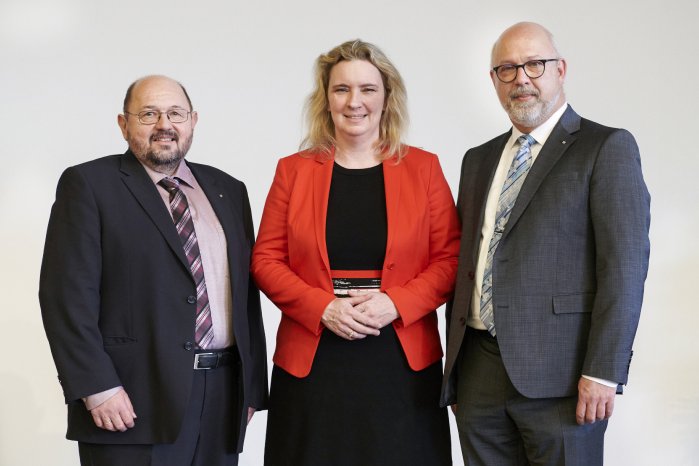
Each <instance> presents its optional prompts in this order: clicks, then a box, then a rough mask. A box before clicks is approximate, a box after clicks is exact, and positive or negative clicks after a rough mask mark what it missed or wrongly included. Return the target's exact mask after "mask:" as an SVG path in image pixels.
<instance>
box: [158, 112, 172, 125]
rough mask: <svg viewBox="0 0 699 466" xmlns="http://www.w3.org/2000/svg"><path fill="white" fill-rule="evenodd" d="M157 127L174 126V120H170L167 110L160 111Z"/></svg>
mask: <svg viewBox="0 0 699 466" xmlns="http://www.w3.org/2000/svg"><path fill="white" fill-rule="evenodd" d="M155 127H156V128H171V127H172V122H171V121H170V118H169V117H168V116H167V112H160V115H158V121H156V122H155Z"/></svg>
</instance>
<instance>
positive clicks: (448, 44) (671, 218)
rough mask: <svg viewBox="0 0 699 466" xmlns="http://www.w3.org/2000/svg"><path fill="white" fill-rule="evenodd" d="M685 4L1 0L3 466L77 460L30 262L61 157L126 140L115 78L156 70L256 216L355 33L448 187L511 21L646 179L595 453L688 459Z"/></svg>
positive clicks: (617, 460)
mask: <svg viewBox="0 0 699 466" xmlns="http://www.w3.org/2000/svg"><path fill="white" fill-rule="evenodd" d="M697 18H699V7H697V3H696V2H694V1H693V0H676V1H672V0H670V1H666V2H659V1H658V2H655V1H651V0H620V1H616V2H613V1H610V0H587V1H586V2H570V4H568V2H565V1H560V0H540V1H533V2H528V3H523V2H517V1H514V0H500V1H496V2H483V1H478V2H468V1H464V0H461V1H458V0H444V1H439V0H435V1H432V2H427V1H424V0H420V1H418V0H401V1H397V0H386V1H381V0H355V1H353V2H329V1H320V0H297V1H287V2H285V1H281V0H277V1H261V0H260V1H258V2H237V1H223V0H207V1H200V2H190V1H181V0H172V1H169V2H163V1H148V2H146V1H134V0H122V1H120V2H97V1H89V0H0V151H1V152H0V154H1V156H0V157H1V158H0V163H1V164H2V173H3V175H4V176H3V177H2V179H1V180H0V213H2V218H3V220H2V225H3V227H2V229H1V230H0V245H2V250H3V253H2V257H3V258H4V260H3V267H2V271H0V274H1V277H2V279H0V287H1V288H0V296H5V298H6V302H5V305H4V307H3V309H2V311H0V326H2V329H3V333H4V335H5V337H4V338H5V340H4V341H5V343H7V344H6V345H5V346H4V347H3V350H2V358H3V360H2V362H0V465H2V466H15V465H52V466H54V465H55V466H64V465H65V466H67V465H75V464H77V463H78V460H77V447H76V445H75V444H74V443H72V442H69V441H67V440H65V439H64V433H65V408H64V406H63V402H62V397H61V391H60V387H59V385H58V382H57V380H56V377H55V368H54V366H53V362H52V360H51V356H50V353H49V349H48V345H47V343H46V340H45V336H44V332H43V328H42V324H41V319H40V313H39V306H38V300H37V287H38V274H39V265H40V261H41V253H42V248H43V239H44V233H45V228H46V223H47V219H48V214H49V209H50V206H51V203H52V202H53V195H54V190H55V185H56V181H57V180H58V177H59V175H60V173H61V171H62V170H63V169H64V168H65V167H67V166H68V165H71V164H76V163H79V162H82V161H86V160H89V159H93V158H96V157H98V156H102V155H106V154H112V153H118V152H122V151H123V150H124V148H125V144H124V142H123V140H122V139H121V135H120V133H119V131H118V128H117V125H116V115H117V113H118V112H119V111H120V106H121V100H122V98H123V93H124V91H125V89H126V87H127V86H128V84H129V83H130V82H131V81H132V80H134V79H135V78H137V77H139V76H142V75H145V74H149V73H164V74H168V75H171V76H173V77H175V78H177V79H179V80H181V81H182V82H183V83H184V84H185V85H186V86H187V88H188V90H189V92H190V94H191V96H192V99H193V100H194V104H195V107H196V108H197V109H198V111H199V116H200V118H199V125H198V126H197V131H196V136H195V142H194V145H193V148H192V150H191V152H190V154H189V158H190V159H191V160H193V161H198V162H203V163H209V164H212V165H215V166H217V167H219V168H222V169H223V170H226V171H228V172H229V173H231V174H233V175H234V176H236V177H238V178H240V179H242V180H244V181H245V182H246V183H247V186H248V189H249V191H250V196H251V200H252V209H253V215H254V216H255V221H256V223H257V222H259V218H260V215H261V212H262V206H263V203H264V199H265V196H266V194H267V190H268V188H269V184H270V182H271V180H272V175H273V171H274V166H275V163H276V160H277V159H278V158H279V157H281V156H284V155H287V154H289V153H292V152H294V151H295V148H296V147H297V145H298V143H299V141H300V138H301V136H302V127H301V121H302V120H301V107H302V103H303V99H304V97H305V96H306V95H307V93H308V92H309V90H310V86H311V68H312V63H313V60H314V58H315V57H316V56H317V55H318V54H320V53H321V52H323V51H326V50H328V49H330V48H331V47H333V46H335V45H337V44H338V43H340V42H342V41H344V40H346V39H350V38H356V37H360V38H362V39H364V40H368V41H371V42H374V43H376V44H377V45H379V46H380V47H382V48H383V49H384V51H385V52H386V53H387V54H388V56H389V57H390V58H391V59H392V60H393V61H394V63H395V64H396V65H397V67H398V68H399V70H400V71H401V73H402V74H403V77H404V78H405V81H406V83H407V87H408V93H409V102H410V110H411V117H412V125H411V131H410V134H409V138H408V142H410V143H412V144H414V145H418V146H421V147H424V148H426V149H428V150H431V151H433V152H436V153H438V154H439V155H440V156H441V162H442V165H443V167H444V170H445V172H446V174H447V178H448V180H449V182H450V184H451V187H452V189H453V190H454V191H456V188H457V185H458V170H459V165H460V161H461V157H462V155H463V153H464V152H465V150H466V149H467V148H469V147H472V146H474V145H477V144H480V143H482V142H484V141H485V140H487V139H490V138H491V137H493V136H495V135H497V134H499V133H501V132H503V131H504V130H506V129H507V128H508V121H507V118H506V116H505V114H504V112H503V111H502V110H501V109H500V107H499V104H498V102H497V99H496V96H495V93H494V92H493V90H492V85H491V83H490V81H489V77H488V72H487V70H488V64H489V50H490V46H491V44H492V42H493V41H494V40H495V38H496V37H497V36H498V34H499V33H500V32H501V31H502V30H503V29H504V28H505V27H507V26H509V25H510V24H512V23H514V22H517V21H520V20H533V21H538V22H541V23H542V24H544V25H547V26H548V27H549V28H550V29H551V30H552V31H553V33H554V34H555V35H556V37H557V40H558V44H559V47H560V49H561V52H562V53H563V55H564V56H565V57H566V58H567V59H568V65H569V68H568V69H569V75H568V82H567V95H568V99H569V101H570V102H571V104H572V105H573V107H574V108H575V109H576V110H577V111H578V112H579V113H580V114H582V115H583V116H587V117H589V118H591V119H594V120H597V121H599V122H601V123H604V124H608V125H610V126H620V127H625V128H627V129H629V130H630V131H631V132H633V134H635V135H636V137H637V139H638V142H639V144H640V147H641V153H642V158H643V163H644V172H645V176H646V181H647V183H648V186H649V189H650V191H651V194H652V196H653V201H652V210H653V212H652V214H653V219H652V227H651V240H652V252H651V268H650V274H649V277H648V281H647V291H646V299H645V305H644V310H643V315H642V318H641V325H640V328H639V331H638V336H637V339H636V345H635V350H636V352H635V356H634V361H633V365H632V368H631V377H630V381H629V386H628V387H627V390H626V394H625V395H624V396H623V397H620V398H617V406H616V411H615V414H614V417H613V419H612V422H611V423H610V427H609V429H608V434H607V449H606V454H605V456H606V459H607V464H610V465H634V466H635V465H689V464H697V461H699V460H697V458H699V442H697V439H698V438H699V420H698V419H699V395H698V394H697V388H696V387H697V386H698V385H699V375H698V372H699V371H698V370H697V369H699V356H698V352H697V351H696V349H695V348H696V340H697V339H698V338H699V334H698V332H697V327H699V313H697V312H695V311H696V309H695V299H694V296H696V290H697V288H698V286H697V284H696V278H697V275H698V274H697V266H699V248H698V247H697V241H696V239H695V238H696V236H697V230H699V215H698V214H697V212H698V210H697V207H696V205H695V204H696V202H697V200H699V196H698V194H699V192H698V188H697V186H696V183H695V175H694V174H693V173H696V172H697V170H699V163H698V162H697V155H698V154H697V149H696V148H697V142H696V138H697V129H698V127H699V119H698V118H697V116H696V108H697V104H698V103H699V99H697V86H696V83H697V80H698V79H699V59H698V58H699V53H698V52H699V50H698V46H697V44H698V43H699V33H697V27H696V20H697ZM264 317H265V323H266V327H267V335H268V342H269V351H270V354H271V353H272V351H273V342H274V335H275V330H276V326H277V323H278V319H279V317H278V311H277V310H276V309H275V308H274V307H273V306H272V305H271V304H270V303H269V302H268V301H265V302H264ZM442 324H443V320H442ZM265 422H266V417H265V414H264V413H262V414H259V415H257V416H255V418H254V420H253V423H252V426H251V429H250V432H249V436H248V439H247V443H246V450H245V453H244V454H243V456H242V457H241V465H260V464H262V460H261V458H262V449H263V441H264V429H265ZM453 443H454V460H455V461H454V462H455V464H462V463H461V457H460V453H459V450H458V441H457V440H456V436H454V439H453Z"/></svg>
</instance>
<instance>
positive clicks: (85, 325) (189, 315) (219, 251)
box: [39, 76, 267, 466]
mask: <svg viewBox="0 0 699 466" xmlns="http://www.w3.org/2000/svg"><path fill="white" fill-rule="evenodd" d="M197 118H198V116H197V112H195V111H194V110H193V109H192V102H191V100H190V98H189V95H188V94H187V91H186V90H185V88H184V87H183V86H182V85H181V84H180V83H178V82H177V81H174V80H172V79H170V78H167V77H165V76H148V77H145V78H142V79H139V80H137V81H136V82H134V83H133V84H132V85H131V86H130V87H129V88H128V91H127V92H126V97H125V98H124V111H123V113H122V114H121V115H119V116H118V123H119V127H120V128H121V132H122V134H123V136H124V139H126V142H127V143H128V146H129V148H128V150H127V151H126V153H124V154H120V155H111V156H107V157H102V158H99V159H97V160H93V161H91V162H86V163H83V164H80V165H77V166H74V167H70V168H68V169H67V170H66V171H65V172H64V173H63V175H62V176H61V179H60V180H59V182H58V189H57V192H56V201H55V203H54V205H53V208H52V210H51V218H50V220H49V226H48V232H47V235H46V246H45V250H44V259H43V263H42V268H41V282H40V289H39V299H40V303H41V311H42V316H43V320H44V327H45V329H46V335H47V337H48V340H49V344H50V347H51V352H52V354H53V358H54V361H55V363H56V367H57V369H58V379H59V381H60V383H61V386H62V388H63V394H64V397H65V402H66V404H67V407H68V433H67V437H68V438H69V439H71V440H77V441H78V450H79V455H80V463H81V464H82V465H83V466H124V465H129V466H146V465H148V466H155V465H160V466H195V465H196V466H234V465H237V464H238V453H239V452H240V451H241V450H242V446H243V438H244V436H245V430H246V426H247V423H248V422H249V421H250V418H251V417H252V414H253V412H254V411H255V410H261V409H266V405H267V357H266V349H265V348H266V346H265V336H264V329H263V325H262V317H261V310H260V297H259V292H258V290H257V288H256V287H255V285H254V283H253V281H252V279H251V278H250V271H249V264H250V254H251V249H252V245H253V243H254V232H253V224H252V216H251V214H250V203H249V201H248V195H247V191H246V188H245V185H244V184H243V183H242V182H240V181H238V180H236V179H234V178H232V177H231V176H229V175H227V174H225V173H223V172H222V171H220V170H217V169H215V168H213V167H210V166H207V165H202V164H198V163H191V162H185V161H184V158H185V156H186V155H187V152H188V151H189V148H190V147H191V145H192V136H193V133H194V127H195V125H196V123H197Z"/></svg>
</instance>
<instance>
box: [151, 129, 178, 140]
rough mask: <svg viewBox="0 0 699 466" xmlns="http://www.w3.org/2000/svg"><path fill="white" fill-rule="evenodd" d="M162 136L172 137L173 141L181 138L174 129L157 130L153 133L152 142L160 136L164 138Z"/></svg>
mask: <svg viewBox="0 0 699 466" xmlns="http://www.w3.org/2000/svg"><path fill="white" fill-rule="evenodd" d="M162 137H165V138H170V139H172V140H173V141H177V140H179V137H178V136H177V133H176V132H175V131H172V130H162V131H156V132H154V133H153V134H151V136H150V140H151V142H152V141H154V140H156V139H158V138H162Z"/></svg>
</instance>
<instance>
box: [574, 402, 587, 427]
mask: <svg viewBox="0 0 699 466" xmlns="http://www.w3.org/2000/svg"><path fill="white" fill-rule="evenodd" d="M586 406H587V405H586V404H585V402H584V401H582V400H580V399H578V405H577V406H576V407H575V422H577V423H578V424H579V425H583V424H585V408H586Z"/></svg>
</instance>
